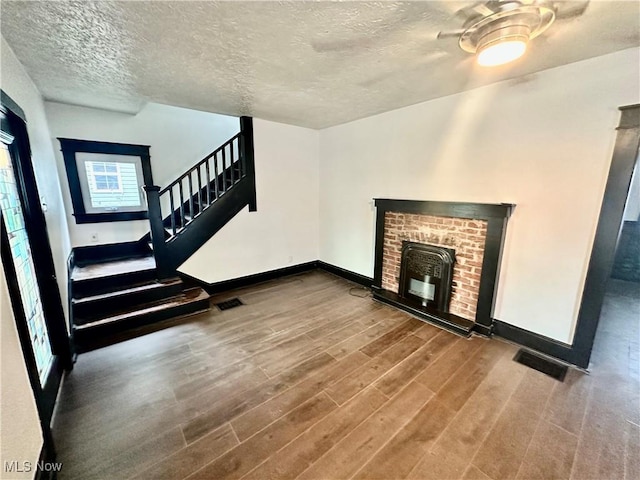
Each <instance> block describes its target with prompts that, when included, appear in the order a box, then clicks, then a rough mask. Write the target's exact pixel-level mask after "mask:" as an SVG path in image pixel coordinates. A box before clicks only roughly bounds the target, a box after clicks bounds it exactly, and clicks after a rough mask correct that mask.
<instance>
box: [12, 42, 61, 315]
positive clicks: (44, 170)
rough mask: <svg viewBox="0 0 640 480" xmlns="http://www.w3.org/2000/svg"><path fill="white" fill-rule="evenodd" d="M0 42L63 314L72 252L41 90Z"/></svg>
mask: <svg viewBox="0 0 640 480" xmlns="http://www.w3.org/2000/svg"><path fill="white" fill-rule="evenodd" d="M1 42H2V43H1V53H2V55H1V61H2V63H1V65H2V68H1V69H0V80H1V82H0V84H1V85H2V90H3V91H4V92H5V93H6V94H7V95H9V96H10V97H11V98H12V99H13V101H15V102H16V103H17V104H18V105H19V106H20V108H22V110H23V111H24V113H25V116H26V118H27V132H28V133H29V142H30V144H31V160H32V162H33V168H34V170H35V174H36V182H37V184H38V193H39V194H40V198H41V200H42V202H43V203H44V204H46V209H44V210H45V212H44V215H45V219H46V222H47V231H48V232H49V242H50V243H51V251H52V253H53V261H54V265H55V270H56V276H57V278H58V288H59V289H60V294H61V296H62V306H63V308H64V311H65V315H66V314H67V296H66V292H67V257H68V256H69V253H70V252H71V245H70V241H69V229H68V226H67V218H66V214H65V208H64V203H63V200H62V193H61V187H60V182H59V181H58V170H57V167H56V160H55V156H54V153H53V149H52V148H51V140H50V137H51V135H50V133H49V125H48V123H47V118H46V115H45V110H44V102H43V100H42V96H41V95H40V92H39V91H38V89H37V88H36V86H35V84H34V83H33V81H32V80H31V78H30V77H29V75H28V74H27V72H26V71H25V70H24V67H23V66H22V64H21V63H20V62H19V61H18V59H17V58H16V56H15V55H14V53H13V51H12V50H11V48H10V47H9V45H8V44H7V43H6V41H5V40H4V38H2V40H1Z"/></svg>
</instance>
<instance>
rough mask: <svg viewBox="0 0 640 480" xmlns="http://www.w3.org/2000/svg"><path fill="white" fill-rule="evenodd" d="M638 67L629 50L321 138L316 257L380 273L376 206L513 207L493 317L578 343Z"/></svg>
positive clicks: (635, 95) (638, 86)
mask: <svg viewBox="0 0 640 480" xmlns="http://www.w3.org/2000/svg"><path fill="white" fill-rule="evenodd" d="M639 62H640V50H639V49H637V48H634V49H628V50H624V51H620V52H617V53H613V54H610V55H606V56H602V57H597V58H592V59H589V60H585V61H582V62H578V63H573V64H570V65H566V66H563V67H559V68H554V69H550V70H546V71H543V72H539V73H537V74H534V75H530V76H528V77H524V78H519V79H516V80H511V81H504V82H500V83H497V84H493V85H489V86H486V87H482V88H478V89H475V90H471V91H468V92H464V93H460V94H457V95H452V96H449V97H445V98H440V99H436V100H432V101H429V102H425V103H422V104H418V105H414V106H411V107H406V108H402V109H399V110H395V111H391V112H387V113H384V114H381V115H377V116H374V117H369V118H365V119H363V120H358V121H354V122H351V123H348V124H344V125H339V126H336V127H332V128H328V129H325V130H322V131H321V132H320V157H319V158H320V185H321V188H320V259H321V260H323V261H325V262H327V263H330V264H333V265H337V266H339V267H342V268H345V269H347V270H351V271H354V272H357V273H360V274H363V275H367V276H372V275H373V259H374V254H373V247H374V225H375V212H374V209H373V207H372V198H376V197H380V198H396V199H415V200H441V201H461V202H484V203H500V202H506V203H514V204H516V205H517V206H516V208H515V212H514V214H513V216H512V217H511V219H510V220H509V224H508V227H507V238H506V245H505V251H504V257H503V262H502V267H501V277H500V283H499V288H498V296H497V305H496V308H495V317H496V318H497V319H500V320H502V321H504V322H507V323H510V324H512V325H516V326H518V327H521V328H524V329H526V330H530V331H533V332H535V333H539V334H542V335H546V336H548V337H551V338H553V339H556V340H559V341H561V342H566V343H571V341H572V337H573V330H574V326H575V321H576V318H577V312H578V308H579V305H580V300H581V296H582V289H583V284H584V278H585V274H586V269H587V264H588V260H589V255H590V252H591V246H592V242H593V237H594V233H595V227H596V223H597V219H598V215H599V209H600V204H601V202H602V196H603V192H604V186H605V182H606V178H607V174H608V169H609V164H610V161H611V154H612V149H613V144H614V140H615V134H616V132H615V127H616V125H617V121H618V118H619V112H618V110H617V108H618V107H619V106H622V105H629V104H634V103H638V101H639V96H640V66H639ZM427 80H428V79H425V81H427Z"/></svg>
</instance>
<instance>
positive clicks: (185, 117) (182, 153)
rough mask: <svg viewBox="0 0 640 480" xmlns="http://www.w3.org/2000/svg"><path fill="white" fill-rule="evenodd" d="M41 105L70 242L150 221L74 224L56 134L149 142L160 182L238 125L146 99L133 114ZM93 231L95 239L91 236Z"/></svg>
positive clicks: (110, 236) (111, 236) (126, 237)
mask: <svg viewBox="0 0 640 480" xmlns="http://www.w3.org/2000/svg"><path fill="white" fill-rule="evenodd" d="M45 107H46V112H47V118H48V120H49V126H50V128H51V136H50V139H49V142H50V144H51V142H52V143H53V148H54V150H55V152H56V159H57V164H58V174H59V176H60V181H61V183H62V185H63V187H62V191H63V198H64V203H65V207H66V211H67V219H68V223H69V232H70V236H71V244H72V246H73V247H78V246H85V245H91V244H104V243H118V242H129V241H135V240H139V239H140V238H141V237H142V236H143V235H144V234H145V233H147V232H148V231H149V222H148V221H147V220H138V221H129V222H110V223H92V224H76V222H75V220H74V217H73V208H72V205H71V196H70V193H69V185H68V182H67V174H66V170H65V166H64V160H63V158H62V153H61V152H60V142H58V140H57V138H58V137H62V138H77V139H82V140H95V141H101V142H115V143H133V144H140V145H149V146H151V149H150V152H151V169H152V171H153V180H154V183H155V184H156V185H160V186H161V187H163V186H165V185H167V184H168V183H169V182H171V181H173V180H174V179H175V178H177V177H178V176H179V175H180V174H182V173H184V171H186V170H187V169H188V168H190V167H192V166H193V165H195V164H196V163H197V162H198V161H199V160H201V159H202V158H204V157H205V156H206V155H207V154H209V153H211V152H212V151H213V150H215V149H216V148H217V147H219V146H220V145H221V144H223V143H224V142H225V141H227V140H228V139H229V138H231V137H232V136H233V135H235V134H236V133H238V132H239V131H240V121H239V119H238V118H236V117H229V116H227V115H217V114H214V113H209V112H202V111H198V110H190V109H186V108H179V107H172V106H168V105H161V104H158V103H149V104H147V105H146V106H145V107H144V108H143V109H142V110H141V111H140V112H139V113H138V114H136V115H130V114H126V113H119V112H112V111H107V110H101V109H96V108H86V107H78V106H73V105H66V104H61V103H55V102H45ZM93 234H97V237H98V241H97V242H92V235H93Z"/></svg>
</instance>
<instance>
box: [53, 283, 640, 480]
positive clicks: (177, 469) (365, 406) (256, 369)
mask: <svg viewBox="0 0 640 480" xmlns="http://www.w3.org/2000/svg"><path fill="white" fill-rule="evenodd" d="M629 285H631V286H632V287H633V285H634V284H625V283H624V282H618V284H617V287H618V288H617V289H616V292H614V293H612V294H611V295H609V296H608V297H607V301H606V305H605V312H604V316H605V318H604V319H603V320H602V322H601V326H602V327H603V328H601V329H600V331H599V334H598V339H597V347H596V351H595V353H594V358H593V371H592V374H591V375H585V374H583V373H581V372H579V371H577V370H570V371H569V373H568V374H567V378H566V379H565V381H564V383H560V382H558V381H556V380H554V379H552V378H550V377H547V376H545V375H543V374H541V373H539V372H537V371H535V370H531V369H529V368H527V367H525V366H523V365H520V364H518V363H515V362H513V361H512V357H513V356H514V354H515V352H516V351H517V348H516V347H514V346H512V345H509V344H507V343H504V342H502V341H499V340H495V339H493V340H487V339H483V338H472V339H464V338H460V337H457V336H454V335H453V334H450V333H448V332H445V331H443V330H440V329H438V328H436V327H433V326H431V325H428V324H425V323H422V322H420V321H418V320H416V319H413V318H412V317H410V316H408V315H406V314H404V313H401V312H398V311H395V310H394V309H392V308H390V307H387V306H383V305H380V304H377V303H375V302H373V301H372V300H371V299H370V298H360V297H359V296H356V295H361V294H362V293H363V292H362V290H357V289H355V290H354V289H353V288H352V287H353V285H351V284H349V283H347V282H345V281H344V280H342V279H339V278H337V277H333V276H331V275H329V274H326V273H322V272H318V271H316V272H311V273H307V274H303V275H299V276H296V277H288V278H285V279H281V280H278V281H274V282H270V283H266V284H261V285H258V286H255V287H251V288H247V289H244V290H239V291H236V292H232V293H231V294H225V295H224V296H219V297H218V298H216V299H214V301H220V300H224V299H226V298H229V297H232V296H238V297H240V298H241V299H242V301H243V302H244V303H245V305H244V306H241V307H237V308H234V309H231V310H227V311H223V312H221V311H218V310H217V309H215V311H213V312H209V313H207V314H202V315H199V316H194V317H190V318H188V319H183V320H181V321H176V322H174V324H173V326H172V327H171V328H168V329H164V330H159V331H156V332H154V333H151V334H149V335H146V336H143V337H139V338H136V339H134V340H130V341H127V342H124V343H120V344H117V345H113V346H110V347H107V348H103V349H101V350H96V351H93V352H89V353H85V354H82V355H80V357H79V359H78V362H77V364H76V367H75V369H74V370H73V372H72V373H71V374H70V375H69V376H68V377H67V379H66V380H65V382H64V385H63V389H62V393H61V397H60V400H59V407H58V411H57V415H56V419H55V423H54V437H55V441H56V446H57V448H58V457H59V460H60V461H62V462H64V468H63V471H62V474H61V475H60V478H61V479H63V480H67V479H82V480H88V479H110V480H111V479H129V478H135V479H183V478H188V479H189V480H192V479H216V480H220V479H227V478H244V479H260V480H264V479H294V478H299V479H346V478H357V479H365V478H366V479H385V480H388V479H395V478H398V479H399V478H411V479H431V478H434V479H458V478H463V479H485V480H486V479H494V480H497V479H503V478H505V479H506V478H516V479H534V478H535V479H538V478H539V479H599V480H601V479H637V478H640V427H639V425H640V419H639V418H638V417H639V415H640V409H639V402H640V394H639V391H640V390H639V383H638V382H639V379H640V375H639V374H640V372H639V359H638V350H639V345H638V338H639V334H640V331H639V329H638V322H639V319H640V293H639V292H638V291H637V288H635V290H634V289H633V288H630V287H629ZM624 321H626V322H627V326H626V327H625V328H626V329H625V330H624V331H623V330H622V327H621V326H620V322H624ZM622 332H624V333H622Z"/></svg>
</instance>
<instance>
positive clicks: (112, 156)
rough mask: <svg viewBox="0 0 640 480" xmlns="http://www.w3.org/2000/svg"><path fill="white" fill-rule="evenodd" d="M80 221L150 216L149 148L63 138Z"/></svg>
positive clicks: (63, 146) (74, 202)
mask: <svg viewBox="0 0 640 480" xmlns="http://www.w3.org/2000/svg"><path fill="white" fill-rule="evenodd" d="M58 140H60V144H61V146H62V152H63V155H64V160H65V166H66V169H67V178H68V179H69V189H70V191H71V199H72V203H73V210H74V216H75V218H76V222H77V223H92V222H111V221H125V220H139V219H144V218H147V211H146V206H145V203H144V200H145V199H144V196H145V193H144V191H143V188H142V187H143V186H144V185H152V184H153V180H152V179H151V168H150V164H149V147H147V146H144V145H128V144H120V143H107V142H91V141H86V140H72V139H66V138H60V139H58Z"/></svg>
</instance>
